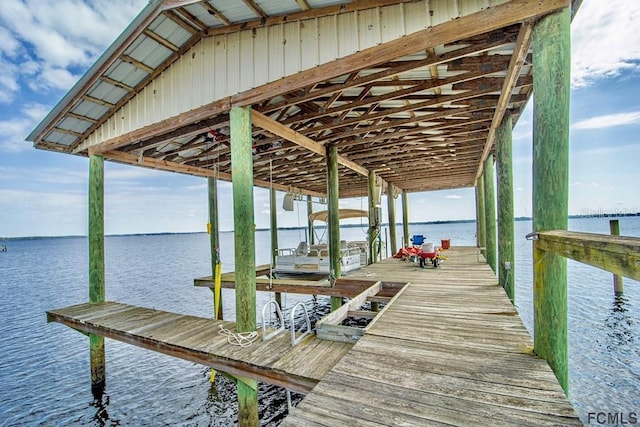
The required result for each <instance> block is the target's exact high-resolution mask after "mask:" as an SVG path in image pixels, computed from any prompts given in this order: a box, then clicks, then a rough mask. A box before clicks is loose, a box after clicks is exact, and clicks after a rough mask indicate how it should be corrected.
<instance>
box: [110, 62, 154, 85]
mask: <svg viewBox="0 0 640 427" xmlns="http://www.w3.org/2000/svg"><path fill="white" fill-rule="evenodd" d="M148 75H149V73H147V72H146V71H144V70H141V69H140V68H137V67H135V66H133V65H131V64H129V63H127V62H124V61H122V60H117V61H116V62H115V63H114V64H113V65H112V66H111V67H109V69H108V70H107V72H106V73H105V76H107V77H109V78H110V79H113V80H116V81H119V82H122V83H124V84H125V85H127V86H131V87H136V86H137V85H138V83H140V82H141V81H142V80H144V79H145V78H146V77H147V76H148Z"/></svg>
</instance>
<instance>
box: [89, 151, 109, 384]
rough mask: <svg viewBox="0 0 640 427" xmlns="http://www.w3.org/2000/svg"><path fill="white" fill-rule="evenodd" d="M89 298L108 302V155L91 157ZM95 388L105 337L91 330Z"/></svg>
mask: <svg viewBox="0 0 640 427" xmlns="http://www.w3.org/2000/svg"><path fill="white" fill-rule="evenodd" d="M88 234H89V302H90V303H101V302H104V295H105V283H104V275H105V271H104V158H103V157H102V156H95V155H94V156H90V157H89V233H88ZM89 357H90V367H91V390H92V391H93V393H94V394H102V392H103V391H104V386H105V382H106V377H105V353H104V337H102V336H100V335H95V334H89Z"/></svg>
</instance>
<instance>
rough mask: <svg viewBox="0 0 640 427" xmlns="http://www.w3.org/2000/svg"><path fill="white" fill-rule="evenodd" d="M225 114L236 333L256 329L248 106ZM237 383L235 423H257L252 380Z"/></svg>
mask: <svg viewBox="0 0 640 427" xmlns="http://www.w3.org/2000/svg"><path fill="white" fill-rule="evenodd" d="M229 116H230V120H231V167H232V174H231V175H232V184H233V224H234V247H235V271H236V328H237V332H253V331H255V330H256V277H255V268H256V260H255V256H256V255H255V254H256V251H255V226H254V224H255V222H254V210H253V153H252V138H251V109H250V108H249V107H233V108H231V112H230V114H229ZM237 385H238V424H239V425H241V426H254V425H255V426H257V425H258V390H257V384H256V382H255V380H247V381H244V380H242V379H239V380H238V382H237Z"/></svg>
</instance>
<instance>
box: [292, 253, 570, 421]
mask: <svg viewBox="0 0 640 427" xmlns="http://www.w3.org/2000/svg"><path fill="white" fill-rule="evenodd" d="M445 254H446V255H448V258H449V259H448V260H447V261H446V262H445V263H444V265H443V266H442V267H440V268H438V269H434V268H433V267H426V268H424V269H422V268H420V267H419V266H418V265H417V264H412V263H408V262H402V261H398V260H392V259H389V260H385V261H383V262H381V263H378V264H374V265H371V266H368V267H367V268H364V269H361V270H359V271H356V272H352V273H351V274H350V275H349V277H353V278H363V279H364V278H366V279H370V280H383V281H384V280H385V279H391V278H393V280H398V278H400V277H401V278H403V280H406V281H407V282H410V285H409V286H407V287H406V288H405V289H404V290H403V291H402V292H401V293H400V294H399V295H398V296H397V297H396V298H395V300H394V301H393V302H392V304H391V305H390V306H389V307H387V309H386V310H385V311H384V312H383V313H382V314H381V315H380V316H379V318H378V319H377V321H376V323H375V324H374V325H373V326H372V327H371V328H369V330H368V331H367V332H366V333H365V335H364V336H363V337H362V338H361V339H360V340H359V341H358V342H357V343H356V344H355V345H354V346H353V348H352V349H351V350H350V351H349V353H348V354H347V355H346V356H344V357H343V358H342V359H341V360H340V361H339V362H338V363H337V364H336V365H335V366H333V368H331V370H329V372H328V373H327V374H326V375H325V377H324V378H323V379H322V381H320V383H319V384H318V385H317V386H316V387H315V388H314V389H313V391H312V392H311V393H309V394H308V395H307V397H306V398H305V399H304V400H303V401H302V402H301V403H300V404H299V406H298V407H297V408H295V409H293V410H292V412H291V413H290V415H289V416H288V417H287V418H286V419H285V420H284V422H283V423H282V425H283V426H321V425H326V426H331V425H361V426H379V425H420V426H425V425H472V424H473V425H477V424H485V425H492V426H493V425H496V426H497V425H505V426H507V425H509V426H511V425H535V426H541V425H554V426H557V425H582V424H581V422H580V420H579V419H578V417H577V415H576V413H575V411H574V409H573V407H572V406H571V404H570V403H569V401H568V399H567V398H566V397H565V395H564V393H563V391H562V389H561V387H560V385H559V383H558V381H557V379H556V378H555V376H554V374H553V372H552V371H551V369H550V368H549V366H548V364H547V363H546V362H545V361H544V360H542V359H540V358H538V357H536V356H534V355H533V354H532V347H533V342H532V339H531V337H530V335H529V333H528V332H527V330H526V329H525V328H524V326H523V324H522V321H521V320H520V318H519V317H518V315H517V312H516V311H515V310H514V308H513V306H512V305H511V302H510V301H509V299H508V298H507V296H506V294H505V293H504V291H503V290H502V288H501V287H499V286H498V285H497V280H496V277H495V275H494V274H493V272H492V271H491V270H490V268H489V267H488V266H487V265H486V264H484V263H478V260H477V251H476V249H475V248H459V247H458V248H452V249H451V250H450V251H447V252H445Z"/></svg>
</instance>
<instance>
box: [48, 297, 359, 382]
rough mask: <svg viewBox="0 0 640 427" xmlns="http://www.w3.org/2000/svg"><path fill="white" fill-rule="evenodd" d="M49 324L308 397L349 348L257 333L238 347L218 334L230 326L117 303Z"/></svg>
mask: <svg viewBox="0 0 640 427" xmlns="http://www.w3.org/2000/svg"><path fill="white" fill-rule="evenodd" d="M47 320H48V321H49V322H59V323H62V324H63V325H66V326H69V327H71V328H74V329H77V330H79V331H82V332H87V333H93V334H97V335H102V336H104V337H106V338H111V339H115V340H117V341H122V342H125V343H127V344H132V345H135V346H137V347H142V348H146V349H148V350H153V351H157V352H159V353H163V354H167V355H169V356H173V357H178V358H181V359H185V360H190V361H192V362H195V363H200V364H203V365H207V366H211V367H212V368H214V369H217V370H220V371H222V372H227V373H229V374H232V375H236V376H244V377H247V378H252V379H255V380H257V381H262V382H266V383H269V384H275V385H279V386H281V387H285V388H287V389H289V390H292V391H296V392H300V393H307V392H309V391H310V390H311V389H312V388H313V387H314V386H315V385H316V384H317V383H318V381H319V380H320V379H321V378H322V377H323V376H324V374H325V373H326V372H327V371H328V370H329V369H330V368H331V367H332V366H333V365H334V364H335V363H336V362H337V361H338V360H340V359H341V358H342V357H343V356H344V355H345V354H347V352H348V351H349V349H350V348H351V346H352V344H348V343H340V342H334V341H325V340H320V339H317V338H316V337H315V335H308V336H307V337H306V338H304V339H303V340H302V341H301V342H300V343H299V344H298V345H297V346H295V347H291V341H290V337H291V336H290V331H285V332H284V333H281V334H278V335H276V336H275V337H273V338H272V339H270V340H268V341H264V342H263V341H262V331H261V330H259V331H258V335H259V336H258V339H257V340H256V341H255V342H254V343H253V344H252V345H251V346H250V347H239V346H234V345H231V344H229V343H228V342H227V337H226V336H224V335H221V334H219V333H218V330H219V326H223V327H224V328H226V329H228V330H230V331H233V332H235V323H233V322H226V321H222V320H213V319H205V318H202V317H195V316H188V315H184V314H177V313H170V312H166V311H160V310H155V309H150V308H144V307H136V306H132V305H128V304H121V303H117V302H104V303H99V304H88V303H87V304H80V305H75V306H71V307H67V308H62V309H58V310H51V311H48V312H47Z"/></svg>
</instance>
